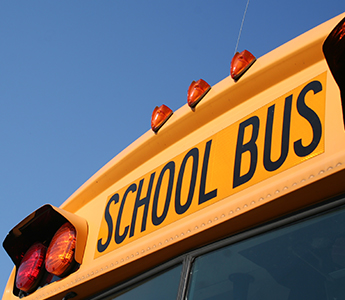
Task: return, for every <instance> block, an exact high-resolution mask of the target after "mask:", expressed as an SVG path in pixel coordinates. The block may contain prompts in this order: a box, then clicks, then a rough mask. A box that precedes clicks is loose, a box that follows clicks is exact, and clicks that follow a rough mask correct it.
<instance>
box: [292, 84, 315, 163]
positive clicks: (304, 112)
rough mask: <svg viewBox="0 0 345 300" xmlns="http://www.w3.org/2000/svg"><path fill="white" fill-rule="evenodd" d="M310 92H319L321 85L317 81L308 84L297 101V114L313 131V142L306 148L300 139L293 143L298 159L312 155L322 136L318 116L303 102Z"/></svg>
mask: <svg viewBox="0 0 345 300" xmlns="http://www.w3.org/2000/svg"><path fill="white" fill-rule="evenodd" d="M311 90H312V91H313V92H314V95H315V94H317V93H318V92H321V91H322V85H321V83H320V82H319V81H312V82H310V83H309V84H307V85H306V86H305V87H304V88H303V90H302V91H301V93H300V94H299V96H298V99H297V110H298V112H299V114H300V115H301V116H302V117H304V118H305V119H307V120H308V122H309V123H310V125H311V127H312V129H313V140H312V141H311V143H310V144H309V145H308V146H303V145H302V139H299V140H298V141H296V142H295V143H294V149H295V153H296V154H297V155H298V156H299V157H304V156H307V155H309V154H310V153H312V152H313V151H314V150H315V148H316V147H317V145H318V144H319V142H320V139H321V135H322V126H321V121H320V119H319V117H318V115H317V114H316V113H315V112H314V111H313V110H312V109H311V108H310V107H308V106H307V105H306V104H305V101H304V100H305V99H304V98H305V95H306V94H307V93H308V92H309V91H311Z"/></svg>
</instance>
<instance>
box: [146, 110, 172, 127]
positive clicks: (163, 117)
mask: <svg viewBox="0 0 345 300" xmlns="http://www.w3.org/2000/svg"><path fill="white" fill-rule="evenodd" d="M172 113H173V111H172V110H171V109H170V108H169V107H167V106H166V105H164V104H163V105H161V106H160V107H158V106H156V108H155V109H154V110H153V113H152V118H151V129H152V130H153V131H154V132H157V131H158V130H159V128H161V127H162V126H163V124H164V123H165V122H166V121H167V120H168V119H169V118H170V116H171V115H172Z"/></svg>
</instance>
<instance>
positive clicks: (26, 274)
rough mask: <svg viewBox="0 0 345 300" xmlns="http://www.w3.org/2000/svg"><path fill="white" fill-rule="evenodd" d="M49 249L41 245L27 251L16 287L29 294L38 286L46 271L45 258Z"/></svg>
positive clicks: (37, 244) (19, 270) (21, 264)
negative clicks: (43, 272)
mask: <svg viewBox="0 0 345 300" xmlns="http://www.w3.org/2000/svg"><path fill="white" fill-rule="evenodd" d="M46 251H47V247H45V246H44V245H42V244H40V243H36V244H34V245H32V246H31V247H30V248H29V250H28V251H26V253H25V255H24V257H23V259H22V261H21V263H20V266H19V268H18V272H17V278H16V286H17V288H18V289H20V290H22V291H24V292H29V291H30V290H32V289H33V288H35V287H36V285H37V284H38V282H39V280H40V278H41V274H42V271H43V270H44V257H45V254H46Z"/></svg>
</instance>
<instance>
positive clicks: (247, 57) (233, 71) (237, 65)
mask: <svg viewBox="0 0 345 300" xmlns="http://www.w3.org/2000/svg"><path fill="white" fill-rule="evenodd" d="M255 60H256V58H255V56H254V55H253V54H251V53H250V52H249V51H247V50H243V51H242V52H241V53H238V52H237V53H236V54H235V55H234V57H233V58H232V61H231V67H230V75H231V77H232V78H233V79H234V80H235V81H236V80H238V79H239V78H240V77H241V76H242V75H243V74H244V73H245V72H246V71H247V70H248V69H249V67H250V66H251V65H252V64H253V63H254V62H255Z"/></svg>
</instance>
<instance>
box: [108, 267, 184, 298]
mask: <svg viewBox="0 0 345 300" xmlns="http://www.w3.org/2000/svg"><path fill="white" fill-rule="evenodd" d="M181 271H182V265H178V266H176V267H174V268H172V269H170V270H168V271H166V272H164V273H161V274H159V275H157V276H155V277H151V278H149V279H148V280H146V281H144V282H141V283H139V284H138V285H135V286H132V287H131V288H129V289H127V290H125V291H122V292H120V293H118V294H116V295H115V296H114V295H112V296H111V297H108V298H106V299H108V300H110V299H116V300H133V299H138V300H139V299H140V300H153V299H157V300H176V297H177V293H178V287H179V283H180V277H181Z"/></svg>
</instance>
